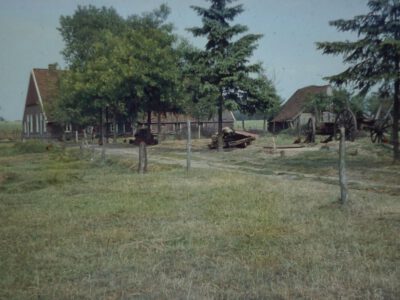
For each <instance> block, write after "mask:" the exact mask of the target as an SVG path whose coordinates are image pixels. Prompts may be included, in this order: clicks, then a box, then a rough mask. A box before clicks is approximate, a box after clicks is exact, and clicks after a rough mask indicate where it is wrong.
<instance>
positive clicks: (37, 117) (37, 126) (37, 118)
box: [35, 114, 39, 133]
mask: <svg viewBox="0 0 400 300" xmlns="http://www.w3.org/2000/svg"><path fill="white" fill-rule="evenodd" d="M35 117H36V118H35V119H36V120H35V121H36V122H35V123H36V133H39V114H35Z"/></svg>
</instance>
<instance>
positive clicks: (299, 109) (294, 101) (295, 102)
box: [269, 85, 332, 132]
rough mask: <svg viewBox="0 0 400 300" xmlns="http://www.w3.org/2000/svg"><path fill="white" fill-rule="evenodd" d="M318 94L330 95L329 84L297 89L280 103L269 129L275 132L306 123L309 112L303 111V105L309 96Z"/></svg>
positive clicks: (309, 115)
mask: <svg viewBox="0 0 400 300" xmlns="http://www.w3.org/2000/svg"><path fill="white" fill-rule="evenodd" d="M318 94H323V95H328V96H331V95H332V87H331V86H330V85H323V86H316V85H312V86H307V87H304V88H301V89H298V90H297V91H296V92H295V93H294V94H293V95H292V96H291V97H290V98H289V99H288V100H287V101H286V102H285V103H284V104H283V105H282V107H281V110H280V112H279V113H278V114H277V115H276V116H275V118H274V119H273V120H272V121H271V122H270V124H269V130H270V131H272V132H275V131H280V130H283V129H286V128H295V127H297V126H299V125H300V126H301V125H304V124H306V123H307V122H308V120H309V119H310V117H311V114H310V113H306V112H304V108H305V105H306V103H307V100H308V99H309V98H310V96H312V95H318Z"/></svg>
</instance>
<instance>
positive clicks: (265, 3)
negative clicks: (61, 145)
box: [0, 0, 368, 120]
mask: <svg viewBox="0 0 400 300" xmlns="http://www.w3.org/2000/svg"><path fill="white" fill-rule="evenodd" d="M162 3H167V4H168V5H169V6H170V8H171V10H172V11H171V15H170V17H169V21H170V22H172V23H174V24H175V29H176V33H178V34H179V35H181V36H184V37H186V38H188V39H190V41H192V43H194V44H195V45H196V46H199V47H202V46H203V44H202V40H200V39H195V38H193V37H192V36H191V34H190V33H188V32H186V31H185V28H188V27H192V26H197V25H200V24H201V19H200V18H199V17H198V16H197V15H196V14H195V12H194V11H193V10H192V9H191V8H190V5H198V6H204V7H206V6H208V4H209V2H207V1H204V0H0V45H1V47H0V106H1V110H0V116H3V117H5V118H6V119H7V120H19V119H21V118H22V114H23V107H24V104H25V97H26V92H27V88H28V79H29V74H30V71H31V70H32V68H46V67H47V66H48V64H49V63H53V62H57V63H59V65H60V66H61V67H63V66H64V61H63V58H62V56H61V54H60V51H61V50H62V48H63V47H64V45H63V41H62V39H61V37H60V35H59V33H58V31H57V27H58V26H59V18H60V16H61V15H72V14H73V13H74V11H75V9H76V8H77V6H78V5H89V4H93V5H95V6H107V7H109V6H113V7H114V8H115V9H116V10H117V11H118V13H120V14H121V15H122V16H124V17H126V16H128V15H131V14H141V13H142V12H145V11H151V10H153V9H154V8H156V7H158V6H159V5H160V4H162ZM237 3H242V4H243V5H244V7H245V12H244V13H243V14H241V15H240V16H238V17H237V19H236V20H235V23H241V24H244V25H247V26H248V27H249V32H250V33H262V34H263V35H264V37H263V38H262V39H261V40H260V42H259V46H258V49H257V50H256V52H255V55H254V60H256V61H261V62H262V63H263V65H264V67H265V68H266V70H267V74H268V75H269V77H270V78H271V79H272V80H273V81H274V82H275V85H276V87H277V90H278V93H279V94H280V95H281V96H282V97H283V98H284V99H285V100H286V99H287V98H288V97H290V96H291V95H292V94H293V93H294V92H295V91H296V90H297V89H298V88H301V87H304V86H307V85H320V84H326V82H325V81H323V79H322V77H324V76H327V75H332V74H335V73H337V72H339V71H341V70H343V69H344V67H345V66H344V65H343V64H342V62H341V61H342V60H341V58H340V57H331V56H325V55H324V56H323V55H322V54H321V53H320V52H319V51H317V50H316V48H315V42H316V41H334V40H343V39H353V38H355V36H351V35H349V34H344V33H339V32H337V31H336V30H335V28H334V27H331V26H329V24H328V22H329V21H330V20H335V19H339V18H345V19H349V18H352V17H353V16H355V15H358V14H363V13H365V12H367V11H368V9H367V0H239V1H238V2H237Z"/></svg>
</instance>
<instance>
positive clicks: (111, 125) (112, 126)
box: [110, 124, 114, 132]
mask: <svg viewBox="0 0 400 300" xmlns="http://www.w3.org/2000/svg"><path fill="white" fill-rule="evenodd" d="M110 132H114V124H110Z"/></svg>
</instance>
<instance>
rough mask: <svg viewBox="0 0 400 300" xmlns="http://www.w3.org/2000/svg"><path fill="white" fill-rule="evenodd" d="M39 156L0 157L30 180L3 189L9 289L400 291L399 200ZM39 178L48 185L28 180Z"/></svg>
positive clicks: (81, 294)
mask: <svg viewBox="0 0 400 300" xmlns="http://www.w3.org/2000/svg"><path fill="white" fill-rule="evenodd" d="M250 150H251V149H250ZM243 153H246V152H242V154H243ZM35 155H36V156H35V160H34V161H32V160H31V156H30V155H28V154H18V155H17V156H18V163H16V164H15V166H11V165H3V164H2V165H0V174H1V176H6V175H5V174H8V173H9V172H12V173H14V174H16V175H15V176H16V177H15V178H16V181H19V183H18V186H19V187H20V188H19V189H18V190H17V189H16V184H17V183H16V182H8V181H7V180H6V181H3V186H4V189H5V190H0V264H1V266H0V269H1V270H2V271H1V272H0V298H5V299H8V298H33V297H35V298H44V299H70V298H86V299H104V298H108V299H127V298H128V299H129V298H135V297H137V298H150V299H158V298H161V299H171V298H173V299H180V298H190V299H204V298H234V299H236V298H246V299H247V298H253V299H257V298H260V299H265V298H268V299H293V298H296V299H297V298H304V299H337V298H349V299H352V298H358V299H396V297H397V295H399V294H400V290H399V286H398V278H399V277H400V271H399V268H398V266H399V258H400V257H399V254H398V249H399V246H400V244H399V240H398V234H397V233H398V230H399V224H400V219H399V216H400V204H399V202H398V197H396V196H391V195H388V194H382V193H374V192H369V191H365V190H352V191H351V204H350V206H349V208H348V209H341V208H340V207H339V206H338V205H337V197H338V189H337V187H336V186H335V185H332V184H325V183H323V182H320V181H315V180H312V179H299V180H287V179H279V178H278V177H271V176H263V175H260V174H255V173H247V174H245V173H243V172H237V171H235V170H233V171H227V170H225V171H218V170H215V169H202V170H198V169H194V170H192V172H191V173H190V174H189V175H188V174H186V172H185V171H184V168H182V167H179V168H178V167H176V166H175V167H171V166H168V167H166V168H164V167H163V166H162V165H160V166H159V167H155V169H154V172H150V173H148V174H146V175H144V176H140V175H139V174H137V173H136V172H135V171H134V170H131V169H129V168H127V167H126V166H125V164H124V163H117V162H115V161H112V160H111V161H108V162H107V163H105V164H100V163H98V162H97V161H93V162H90V161H88V160H77V159H76V158H74V157H75V156H74V155H72V154H68V153H50V154H48V153H41V154H40V153H39V154H35ZM11 157H16V156H10V158H11ZM214 158H215V159H219V154H215V156H214ZM234 159H236V158H234ZM55 172H57V173H56V174H58V175H57V176H58V177H57V178H58V179H57V182H53V181H49V180H44V179H45V178H49V177H54V176H55V175H54V174H55ZM33 178H38V179H39V178H42V179H43V180H44V181H43V182H44V183H43V186H42V187H41V188H40V189H34V190H32V189H24V188H23V187H24V185H25V184H27V183H29V182H30V181H32V180H33ZM11 189H12V190H13V193H9V192H7V191H8V190H11Z"/></svg>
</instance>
